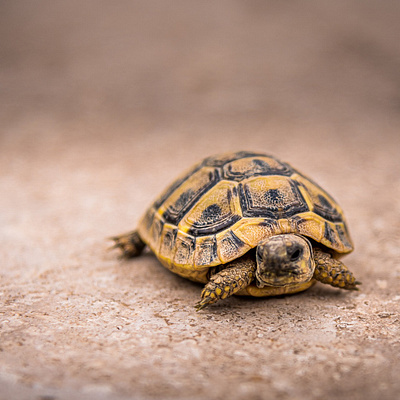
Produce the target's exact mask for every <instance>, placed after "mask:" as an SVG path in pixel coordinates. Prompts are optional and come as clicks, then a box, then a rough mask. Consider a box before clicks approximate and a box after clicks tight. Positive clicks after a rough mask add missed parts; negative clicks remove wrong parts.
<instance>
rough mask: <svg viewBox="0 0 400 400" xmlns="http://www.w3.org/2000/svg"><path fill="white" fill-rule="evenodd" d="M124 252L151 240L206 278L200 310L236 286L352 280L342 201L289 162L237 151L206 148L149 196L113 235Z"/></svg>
mask: <svg viewBox="0 0 400 400" xmlns="http://www.w3.org/2000/svg"><path fill="white" fill-rule="evenodd" d="M111 239H112V240H114V246H113V247H114V248H119V249H121V251H122V255H121V256H122V257H125V258H130V257H136V256H139V255H140V254H141V253H142V251H143V249H144V248H145V247H146V246H148V247H149V248H150V249H151V250H152V251H153V253H154V254H155V255H156V256H157V258H158V259H159V261H160V262H161V264H162V265H164V266H165V267H166V268H168V269H169V270H171V271H172V272H174V273H176V274H178V275H180V276H182V277H185V278H188V279H190V280H193V281H196V282H200V283H203V284H205V287H204V289H203V291H202V293H201V300H200V301H199V302H198V303H197V304H196V308H197V310H200V309H203V308H204V307H206V306H208V305H210V304H212V303H215V302H217V301H219V300H221V299H225V298H227V297H229V296H231V295H233V294H236V295H250V296H256V297H262V296H276V295H283V294H289V293H297V292H300V291H303V290H306V289H308V288H309V287H311V286H312V285H313V284H314V283H315V282H316V281H320V282H322V283H326V284H329V285H332V286H334V287H338V288H342V289H347V290H358V287H357V285H359V284H360V282H358V281H356V279H355V278H354V276H353V274H352V273H351V272H350V271H349V270H348V268H347V267H346V266H345V265H344V264H343V263H342V262H341V261H340V260H339V258H340V256H342V255H344V254H346V253H350V252H351V251H352V250H353V244H352V240H351V238H350V235H349V231H348V228H347V224H346V220H345V217H344V215H343V211H342V209H341V208H340V206H339V205H338V204H337V203H336V201H335V200H334V199H333V198H332V197H331V196H330V195H329V194H328V193H327V192H326V191H325V190H323V189H322V188H321V187H320V186H319V185H317V184H316V183H315V182H314V181H312V180H311V179H310V178H308V177H306V176H305V175H303V174H302V173H300V172H299V171H298V170H296V169H294V168H293V167H291V166H290V165H289V164H288V163H286V162H282V161H280V160H279V159H278V158H276V157H273V156H271V155H268V154H264V153H256V152H248V151H240V152H236V153H227V154H220V155H215V156H211V157H208V158H205V159H204V160H203V161H201V162H200V163H198V164H196V165H194V166H193V167H192V168H191V169H190V170H189V171H187V172H185V173H184V174H183V175H182V176H180V177H179V178H178V179H177V180H175V181H174V182H173V183H172V184H171V185H170V186H168V187H167V188H166V189H165V190H164V192H162V193H161V195H160V196H159V197H158V198H157V199H156V200H155V201H154V202H153V204H152V205H151V206H150V207H149V208H148V210H147V211H146V212H145V213H144V215H143V217H142V218H141V220H140V222H139V225H138V227H137V229H136V230H134V231H131V232H128V233H125V234H123V235H119V236H115V237H113V238H111Z"/></svg>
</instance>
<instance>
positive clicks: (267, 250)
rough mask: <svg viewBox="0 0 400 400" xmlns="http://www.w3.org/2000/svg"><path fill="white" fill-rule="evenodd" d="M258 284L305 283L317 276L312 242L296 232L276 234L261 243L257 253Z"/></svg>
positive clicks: (261, 285)
mask: <svg viewBox="0 0 400 400" xmlns="http://www.w3.org/2000/svg"><path fill="white" fill-rule="evenodd" d="M256 254H257V255H256V259H257V271H256V283H257V286H258V287H261V288H262V287H264V286H273V287H282V286H291V285H295V284H299V283H305V282H308V281H310V280H311V278H312V277H313V275H314V269H315V263H314V258H313V252H312V247H311V243H310V242H309V241H308V240H307V239H306V238H305V237H303V236H300V235H296V234H285V235H276V236H272V237H269V238H267V239H266V240H264V241H262V242H261V243H259V245H258V246H257V252H256Z"/></svg>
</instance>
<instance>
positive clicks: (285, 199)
mask: <svg viewBox="0 0 400 400" xmlns="http://www.w3.org/2000/svg"><path fill="white" fill-rule="evenodd" d="M239 190H240V192H241V193H242V196H241V200H242V209H243V216H244V217H254V218H259V217H265V218H272V219H281V218H288V217H290V216H292V215H295V214H298V213H301V212H305V211H308V210H309V209H308V206H307V202H306V201H305V199H304V198H303V196H302V194H301V192H300V191H299V189H298V188H297V185H296V184H295V183H294V182H293V181H292V180H291V179H290V178H287V177H284V176H268V177H262V178H252V179H248V180H247V181H246V182H245V183H243V184H240V185H239Z"/></svg>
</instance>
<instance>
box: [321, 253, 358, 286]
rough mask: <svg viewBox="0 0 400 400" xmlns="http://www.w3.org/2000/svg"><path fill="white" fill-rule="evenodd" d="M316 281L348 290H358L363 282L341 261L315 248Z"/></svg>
mask: <svg viewBox="0 0 400 400" xmlns="http://www.w3.org/2000/svg"><path fill="white" fill-rule="evenodd" d="M314 260H315V271H314V279H316V280H317V281H320V282H322V283H326V284H328V285H331V286H334V287H338V288H341V289H347V290H358V287H357V285H360V284H361V282H358V281H356V278H355V277H354V275H353V274H352V273H351V271H349V270H348V268H347V267H346V266H345V265H344V264H343V263H342V262H341V261H339V260H335V259H334V258H332V256H331V255H330V254H328V253H325V252H324V251H322V250H321V249H318V248H314Z"/></svg>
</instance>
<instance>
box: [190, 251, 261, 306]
mask: <svg viewBox="0 0 400 400" xmlns="http://www.w3.org/2000/svg"><path fill="white" fill-rule="evenodd" d="M256 268H257V265H256V262H255V260H254V259H251V258H250V257H246V258H243V257H242V258H239V259H237V260H235V261H233V262H231V263H229V264H227V265H226V267H225V268H224V269H223V270H222V271H220V272H218V273H216V274H214V275H212V276H211V278H210V281H209V282H208V283H207V284H206V286H205V287H204V289H203V291H202V292H201V300H200V301H199V302H198V303H197V304H196V306H195V308H196V310H197V311H199V310H201V309H203V308H204V307H207V306H208V305H209V304H212V303H215V302H217V301H218V300H221V299H226V298H227V297H229V296H232V295H233V294H234V293H236V292H238V291H239V290H240V289H243V288H245V287H246V286H248V285H249V284H250V282H251V281H252V280H253V279H254V276H255V271H256Z"/></svg>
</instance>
